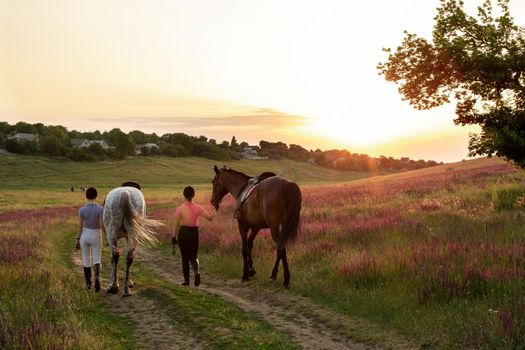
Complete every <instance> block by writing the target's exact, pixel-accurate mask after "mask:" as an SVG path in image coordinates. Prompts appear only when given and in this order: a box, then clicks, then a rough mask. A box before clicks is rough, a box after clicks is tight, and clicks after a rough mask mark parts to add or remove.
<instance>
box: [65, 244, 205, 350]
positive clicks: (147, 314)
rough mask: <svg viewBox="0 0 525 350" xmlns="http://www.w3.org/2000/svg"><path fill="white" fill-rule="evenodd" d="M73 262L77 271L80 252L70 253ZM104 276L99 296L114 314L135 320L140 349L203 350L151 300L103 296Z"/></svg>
mask: <svg viewBox="0 0 525 350" xmlns="http://www.w3.org/2000/svg"><path fill="white" fill-rule="evenodd" d="M72 260H73V262H74V263H75V265H76V266H78V267H79V271H80V268H81V267H82V260H81V257H80V252H79V251H75V252H74V253H73V254H72ZM104 275H107V274H104V273H103V274H102V276H101V278H100V282H101V285H102V289H101V290H100V292H99V295H100V297H101V298H103V300H104V302H105V303H106V304H107V305H108V306H109V307H110V308H111V311H112V312H113V313H115V314H117V315H119V316H122V317H126V318H130V319H131V320H133V321H134V323H135V332H134V334H133V336H134V338H135V341H136V342H137V344H138V346H139V348H140V349H153V350H159V349H173V350H180V349H195V350H200V349H203V347H202V346H201V345H200V344H199V342H198V341H197V340H196V339H194V338H192V337H190V336H188V333H187V332H184V330H183V329H179V327H175V325H173V322H172V321H171V320H170V319H169V317H168V316H166V315H165V314H164V313H163V312H162V311H160V310H159V308H158V307H156V305H155V302H154V301H152V300H150V299H147V298H145V297H143V296H141V295H140V294H138V293H135V294H133V296H132V297H130V298H123V297H122V295H121V294H120V293H119V294H108V293H106V290H105V286H106V285H107V284H108V280H107V279H106V278H105V277H104ZM93 293H94V291H93Z"/></svg>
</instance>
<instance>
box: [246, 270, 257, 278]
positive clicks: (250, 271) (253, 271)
mask: <svg viewBox="0 0 525 350" xmlns="http://www.w3.org/2000/svg"><path fill="white" fill-rule="evenodd" d="M255 274H256V272H255V270H254V269H251V270H249V271H248V275H249V276H250V277H253V276H255Z"/></svg>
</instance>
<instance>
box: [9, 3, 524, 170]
mask: <svg viewBox="0 0 525 350" xmlns="http://www.w3.org/2000/svg"><path fill="white" fill-rule="evenodd" d="M481 2H482V1H481V0H465V3H466V6H467V9H469V10H471V11H474V10H475V6H477V5H479V4H480V3H481ZM438 5H439V1H438V0H425V1H421V0H396V1H391V0H368V1H359V2H357V1H349V0H337V1H336V0H319V1H317V0H298V1H295V0H293V1H292V0H278V1H277V0H275V1H274V0H265V1H260V0H259V1H252V0H221V1H216V0H192V1H179V0H155V1H131V0H125V1H124V0H123V1H115V0H103V1H97V0H91V1H76V0H45V1H44V0H0V121H8V122H10V123H14V122H17V121H20V120H23V121H27V122H31V123H35V122H43V123H45V124H61V125H64V126H66V127H68V128H69V129H77V130H84V131H88V130H95V129H99V130H109V129H111V128H114V127H119V128H121V129H122V130H124V131H126V132H128V131H131V130H134V129H139V130H142V131H145V132H156V133H157V134H159V135H162V134H164V133H172V132H185V133H188V134H191V135H195V136H198V135H205V136H207V137H209V138H215V139H217V140H218V141H222V140H230V139H231V137H232V136H233V135H235V136H236V138H237V139H238V140H243V141H247V142H249V143H257V142H258V141H259V140H261V139H264V140H267V141H283V142H286V143H288V144H290V143H297V144H301V145H303V146H305V147H307V148H312V149H315V148H321V149H327V148H334V147H337V148H348V149H349V150H350V151H353V152H366V153H369V154H371V155H380V154H384V155H389V156H390V155H392V156H395V157H401V156H409V157H411V158H413V159H420V158H423V159H434V160H438V161H446V162H448V161H456V160H461V159H462V158H466V155H467V135H468V133H469V132H471V131H475V130H476V129H474V128H463V127H458V126H454V124H453V122H452V120H453V118H454V113H453V106H445V107H443V108H439V109H435V110H431V111H416V110H413V109H412V108H411V107H410V106H409V105H408V103H407V102H403V101H401V98H400V95H399V94H398V92H397V87H396V86H395V85H394V84H391V83H387V82H386V81H385V80H384V79H383V78H382V77H381V76H379V75H378V74H377V69H376V66H377V63H378V62H379V61H382V60H384V59H385V58H386V56H385V54H384V53H383V52H382V51H381V48H382V47H396V46H397V45H398V44H399V43H400V41H401V39H402V36H403V33H402V32H403V30H404V29H407V30H408V31H410V32H415V33H417V34H419V35H421V36H424V37H427V38H430V33H431V30H432V27H433V18H434V16H435V13H436V7H437V6H438ZM471 13H474V12H471ZM511 13H512V14H513V16H514V18H515V21H516V23H517V24H520V25H523V24H525V2H524V1H522V0H519V1H518V0H513V1H511Z"/></svg>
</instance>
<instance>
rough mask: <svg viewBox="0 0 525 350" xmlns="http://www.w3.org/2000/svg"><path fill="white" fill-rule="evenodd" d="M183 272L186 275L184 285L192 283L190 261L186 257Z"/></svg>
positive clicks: (183, 261) (183, 262)
mask: <svg viewBox="0 0 525 350" xmlns="http://www.w3.org/2000/svg"><path fill="white" fill-rule="evenodd" d="M182 274H183V276H184V282H183V283H182V285H183V286H189V285H190V262H189V261H188V260H186V259H182Z"/></svg>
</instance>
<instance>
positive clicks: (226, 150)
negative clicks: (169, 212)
mask: <svg viewBox="0 0 525 350" xmlns="http://www.w3.org/2000/svg"><path fill="white" fill-rule="evenodd" d="M15 133H24V134H32V135H36V136H37V137H36V138H35V139H34V140H17V139H14V138H10V135H13V134H15ZM75 139H83V140H90V141H94V140H97V141H104V142H105V143H106V144H107V145H108V146H109V147H107V148H104V147H103V146H102V145H101V144H100V143H91V144H90V145H89V146H88V147H83V148H82V147H73V145H72V143H71V140H75ZM248 147H249V148H250V149H251V150H252V151H255V152H257V154H258V155H259V156H261V157H268V158H269V159H291V160H297V161H303V162H309V163H313V164H317V165H320V166H323V167H329V168H334V169H338V170H351V171H362V172H376V171H381V172H385V171H386V172H395V171H405V170H412V169H420V168H425V167H429V166H434V165H437V164H438V163H437V162H435V161H432V160H431V161H424V160H418V161H415V160H411V159H408V158H401V159H394V158H392V157H388V158H387V157H384V156H381V157H379V158H372V157H370V156H368V155H366V154H357V153H350V152H349V151H347V150H327V151H321V150H320V149H317V150H315V151H312V150H307V149H305V148H304V147H302V146H300V145H296V144H290V145H289V146H288V145H287V144H285V143H283V142H269V141H264V140H262V141H260V142H259V145H258V146H250V145H249V144H248V143H247V142H244V141H243V142H238V141H237V139H236V138H235V136H233V137H232V139H231V142H228V141H222V142H221V143H218V142H217V141H216V140H214V139H208V138H207V137H205V136H199V137H195V136H190V135H187V134H184V133H171V134H164V135H162V136H158V135H157V134H155V133H152V134H146V133H144V132H142V131H139V130H133V131H131V132H129V133H127V134H126V133H125V132H123V131H122V130H120V129H118V128H114V129H112V130H110V131H104V132H100V131H98V130H96V131H93V132H80V131H76V130H72V131H68V130H67V128H65V127H63V126H61V125H44V124H42V123H36V124H29V123H26V122H18V123H16V124H14V125H11V124H9V123H7V122H0V148H5V149H6V150H8V151H9V152H12V153H19V154H29V155H43V156H51V157H67V158H69V159H72V160H76V161H98V160H105V159H123V158H126V157H128V156H135V155H137V154H140V156H168V157H189V156H197V157H205V158H209V159H214V160H223V161H228V160H235V159H240V158H242V156H243V152H244V151H245V150H246V149H247V148H248Z"/></svg>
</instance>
